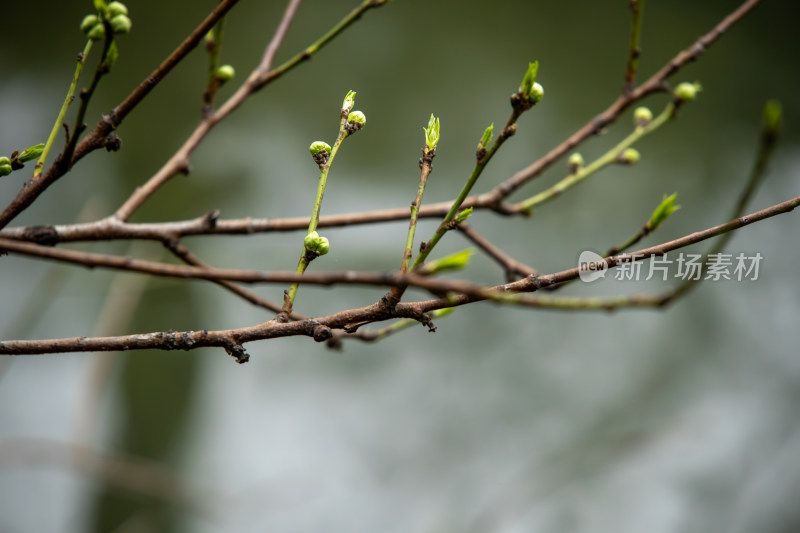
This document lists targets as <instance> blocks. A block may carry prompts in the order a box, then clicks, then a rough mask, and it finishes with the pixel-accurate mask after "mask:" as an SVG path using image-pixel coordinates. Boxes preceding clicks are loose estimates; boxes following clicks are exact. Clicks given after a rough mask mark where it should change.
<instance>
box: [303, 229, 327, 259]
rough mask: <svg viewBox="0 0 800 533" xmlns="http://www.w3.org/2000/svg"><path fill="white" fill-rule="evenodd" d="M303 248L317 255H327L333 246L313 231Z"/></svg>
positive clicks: (305, 240)
mask: <svg viewBox="0 0 800 533" xmlns="http://www.w3.org/2000/svg"><path fill="white" fill-rule="evenodd" d="M303 246H304V247H305V249H306V251H307V252H309V253H312V254H316V255H325V254H327V253H328V252H329V251H330V249H331V244H330V242H328V239H326V238H325V237H320V235H319V233H317V232H316V231H312V232H311V233H309V234H308V235H306V238H305V239H303Z"/></svg>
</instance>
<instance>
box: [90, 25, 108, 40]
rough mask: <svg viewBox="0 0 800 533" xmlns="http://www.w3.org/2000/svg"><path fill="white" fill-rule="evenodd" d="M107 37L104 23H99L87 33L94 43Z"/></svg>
mask: <svg viewBox="0 0 800 533" xmlns="http://www.w3.org/2000/svg"><path fill="white" fill-rule="evenodd" d="M105 36H106V28H105V26H103V23H102V22H98V23H97V24H95V25H94V26H92V28H91V29H90V30H89V31H88V32H87V33H86V37H88V38H89V39H91V40H92V41H99V40H101V39H103V38H104V37H105Z"/></svg>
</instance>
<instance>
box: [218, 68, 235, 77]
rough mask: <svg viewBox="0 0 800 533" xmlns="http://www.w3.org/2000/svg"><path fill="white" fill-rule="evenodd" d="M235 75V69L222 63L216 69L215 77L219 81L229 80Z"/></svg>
mask: <svg viewBox="0 0 800 533" xmlns="http://www.w3.org/2000/svg"><path fill="white" fill-rule="evenodd" d="M235 75H236V71H235V70H234V68H233V67H232V66H231V65H222V66H221V67H219V68H218V69H217V79H218V80H220V81H230V80H231V79H232V78H233V77H234V76H235Z"/></svg>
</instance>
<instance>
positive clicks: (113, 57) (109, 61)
mask: <svg viewBox="0 0 800 533" xmlns="http://www.w3.org/2000/svg"><path fill="white" fill-rule="evenodd" d="M118 58H119V50H118V49H117V43H116V41H111V45H110V46H109V47H108V52H106V57H105V59H103V66H104V67H105V68H106V69H107V70H110V69H111V67H113V66H114V63H116V62H117V59H118Z"/></svg>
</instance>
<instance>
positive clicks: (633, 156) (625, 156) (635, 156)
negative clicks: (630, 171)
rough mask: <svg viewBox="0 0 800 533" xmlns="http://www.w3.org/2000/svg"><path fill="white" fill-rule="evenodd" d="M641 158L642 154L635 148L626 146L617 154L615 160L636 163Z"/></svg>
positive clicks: (627, 163)
mask: <svg viewBox="0 0 800 533" xmlns="http://www.w3.org/2000/svg"><path fill="white" fill-rule="evenodd" d="M641 158H642V155H641V154H640V153H639V150H637V149H636V148H626V149H625V150H624V151H623V152H622V153H621V154H619V157H618V158H617V161H619V162H620V163H624V164H626V165H632V164H634V163H638V162H639V159H641Z"/></svg>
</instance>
